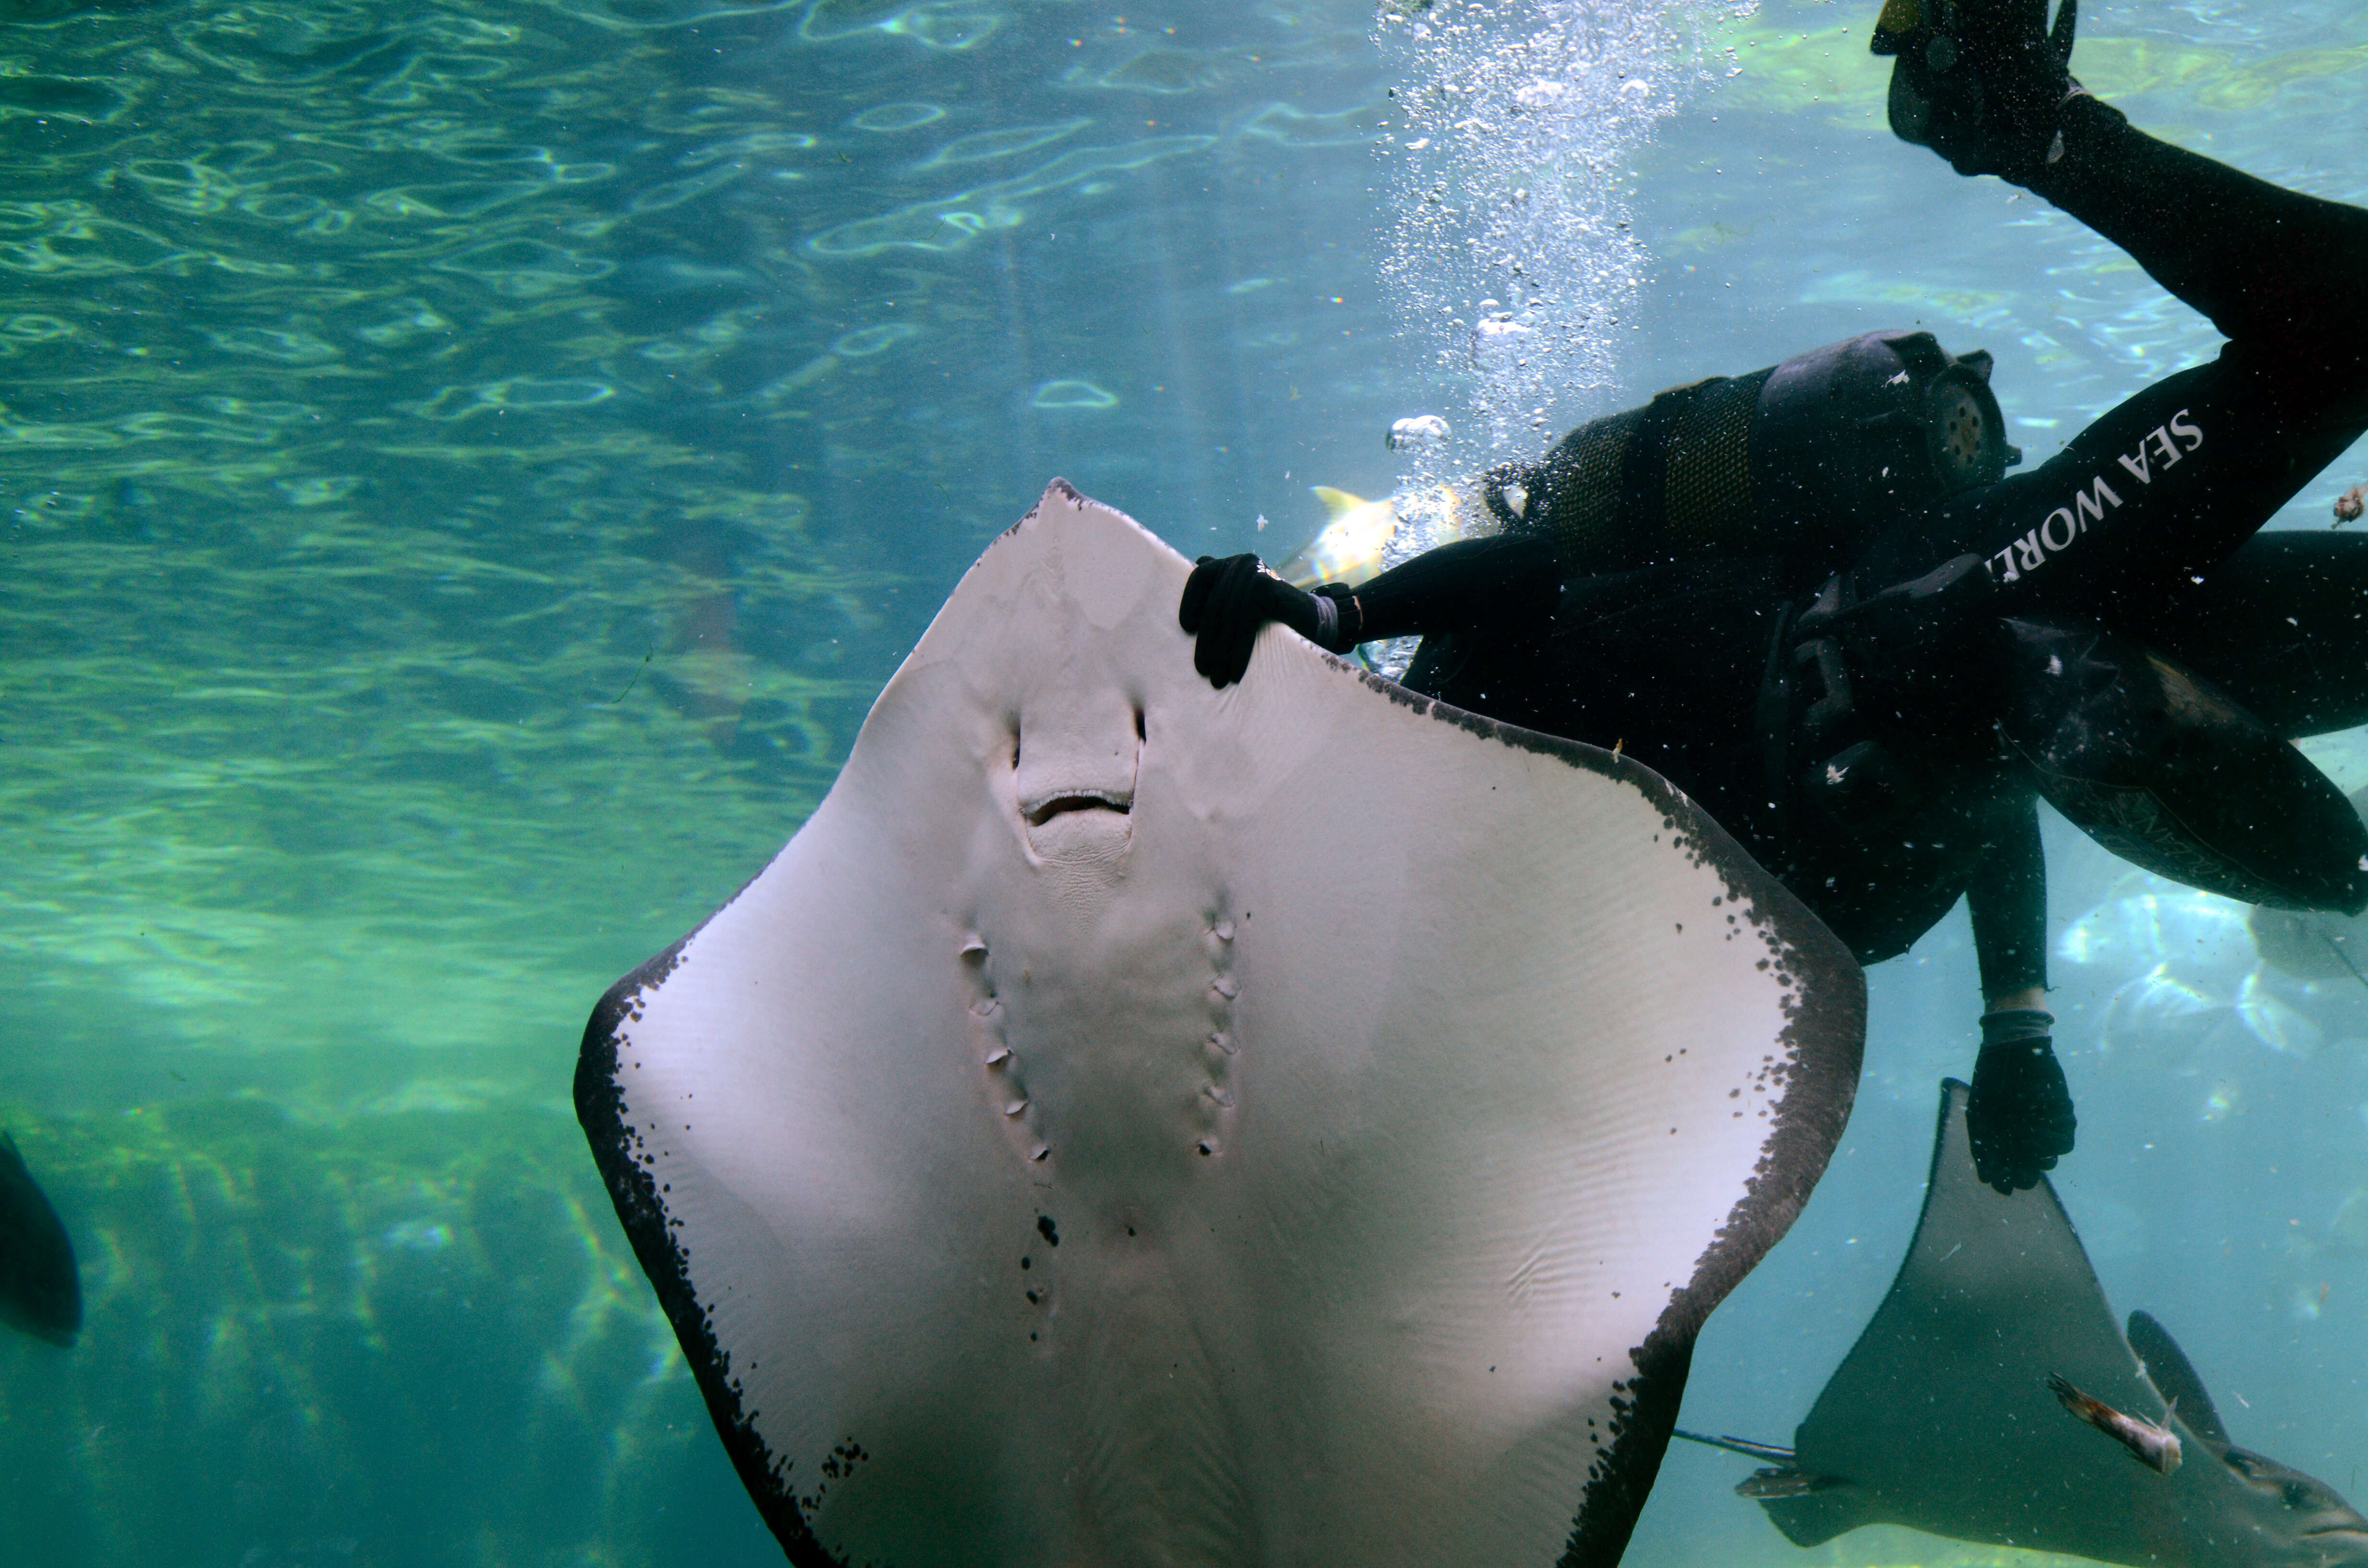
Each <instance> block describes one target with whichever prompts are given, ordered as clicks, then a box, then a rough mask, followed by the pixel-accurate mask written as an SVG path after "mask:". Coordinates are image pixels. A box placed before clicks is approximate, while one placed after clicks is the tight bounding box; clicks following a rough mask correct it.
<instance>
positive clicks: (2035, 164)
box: [1873, 0, 2088, 186]
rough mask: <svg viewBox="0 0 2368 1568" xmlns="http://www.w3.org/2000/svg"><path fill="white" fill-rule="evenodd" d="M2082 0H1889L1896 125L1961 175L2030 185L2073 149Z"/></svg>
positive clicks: (1877, 40)
mask: <svg viewBox="0 0 2368 1568" xmlns="http://www.w3.org/2000/svg"><path fill="white" fill-rule="evenodd" d="M2075 3H2076V0H2063V4H2062V8H2061V9H2059V10H2058V11H2057V12H2056V16H2055V28H2054V30H2053V31H2050V30H2049V28H2048V26H2047V0H1888V4H1886V5H1885V6H1884V8H1883V18H1882V20H1880V21H1878V22H1877V23H1876V24H1875V28H1874V41H1873V50H1874V52H1875V53H1877V54H1891V55H1896V56H1897V57H1898V61H1899V62H1898V64H1896V65H1895V66H1894V67H1892V72H1891V129H1892V130H1893V131H1895V132H1896V134H1897V135H1898V137H1899V139H1900V140H1901V141H1903V142H1914V143H1916V144H1917V145H1918V146H1919V147H1930V148H1931V149H1932V150H1933V151H1934V152H1936V153H1940V154H1941V156H1942V157H1944V158H1946V159H1948V160H1949V164H1950V166H1951V167H1952V168H1954V169H1955V170H1956V171H1957V172H1958V173H1959V174H1961V175H1997V176H1999V177H2001V178H2003V179H2007V180H2010V181H2012V182H2013V183H2014V184H2016V185H2024V186H2027V185H2029V184H2031V183H2032V180H2033V179H2035V178H2037V177H2038V176H2040V175H2041V174H2042V173H2043V172H2044V170H2045V169H2046V167H2047V166H2048V165H2051V164H2053V163H2055V162H2056V161H2057V160H2058V159H2060V158H2062V157H2063V155H2064V133H2063V123H2062V121H2063V111H2064V106H2065V105H2066V103H2069V102H2070V101H2071V100H2072V99H2074V98H2077V97H2085V96H2086V95H2087V92H2088V89H2087V88H2085V87H2083V86H2081V85H2080V84H2079V83H2078V82H2077V81H2075V80H2074V79H2073V76H2072V72H2071V68H2070V67H2071V61H2072V34H2073V28H2074V26H2075V23H2074V17H2073V6H2074V5H2075Z"/></svg>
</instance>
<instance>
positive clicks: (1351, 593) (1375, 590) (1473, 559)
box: [1176, 534, 1562, 687]
mask: <svg viewBox="0 0 2368 1568" xmlns="http://www.w3.org/2000/svg"><path fill="white" fill-rule="evenodd" d="M1561 593H1562V572H1561V566H1560V562H1559V560H1558V558H1557V557H1556V555H1555V553H1554V546H1553V544H1551V543H1550V542H1549V541H1547V540H1545V539H1544V538H1543V537H1542V536H1539V535H1535V534H1520V535H1514V534H1506V535H1499V536H1497V537H1496V538H1494V539H1474V540H1459V541H1457V542H1456V543H1453V544H1443V545H1441V546H1440V547H1439V548H1438V549H1437V550H1431V551H1424V552H1423V553H1422V554H1420V555H1417V556H1416V557H1415V558H1414V559H1413V560H1411V561H1408V562H1406V563H1404V564H1403V565H1399V566H1394V567H1392V568H1391V569H1390V570H1389V571H1387V572H1384V573H1383V574H1381V575H1380V576H1378V577H1375V578H1372V580H1371V581H1369V582H1366V583H1364V584H1362V585H1360V586H1358V587H1355V588H1348V587H1344V586H1342V585H1338V584H1326V585H1325V586H1323V587H1321V588H1319V589H1317V590H1316V591H1315V593H1312V594H1311V593H1308V592H1306V591H1304V590H1303V589H1300V588H1294V587H1292V585H1290V584H1288V583H1285V582H1283V581H1282V580H1281V579H1280V578H1278V577H1276V576H1274V575H1273V574H1270V573H1269V572H1268V571H1267V570H1266V569H1265V568H1264V567H1263V566H1262V565H1260V564H1259V562H1258V557H1257V556H1255V555H1233V556H1227V557H1226V558H1224V560H1222V561H1221V560H1218V559H1216V558H1214V557H1212V556H1207V555H1204V556H1202V557H1201V561H1200V564H1198V565H1197V566H1195V567H1193V569H1192V575H1191V577H1190V579H1189V580H1187V581H1186V583H1185V585H1184V597H1183V600H1182V602H1181V603H1180V604H1178V607H1177V612H1176V619H1177V621H1178V624H1179V625H1181V626H1182V627H1183V628H1184V630H1185V631H1188V632H1190V633H1192V634H1193V636H1194V638H1195V640H1196V641H1195V642H1194V646H1193V653H1192V667H1193V668H1194V669H1196V670H1198V671H1200V672H1201V674H1202V675H1203V676H1207V677H1208V679H1209V683H1210V684H1211V685H1212V686H1220V687H1222V686H1230V685H1232V684H1233V683H1234V682H1235V681H1237V680H1239V679H1241V678H1242V675H1243V672H1244V671H1246V670H1247V669H1248V668H1249V662H1250V650H1251V648H1252V647H1253V646H1254V645H1255V644H1256V642H1257V641H1258V631H1259V629H1260V628H1261V627H1263V626H1265V625H1266V623H1267V622H1268V621H1269V620H1279V621H1281V622H1282V623H1283V624H1284V625H1285V626H1288V627H1290V628H1291V629H1292V631H1296V632H1298V633H1299V634H1300V635H1301V636H1302V637H1304V638H1306V639H1307V640H1308V641H1309V642H1313V643H1315V645H1316V646H1317V647H1319V648H1323V649H1325V650H1326V651H1327V652H1330V653H1347V652H1349V650H1350V649H1351V648H1354V647H1356V646H1357V645H1358V644H1359V643H1360V642H1379V641H1381V640H1383V639H1384V638H1389V637H1407V636H1414V635H1417V634H1420V635H1428V634H1429V633H1431V632H1434V631H1468V630H1470V629H1473V628H1474V627H1479V626H1486V625H1501V624H1504V623H1505V622H1507V621H1509V620H1520V619H1531V618H1543V617H1546V616H1550V615H1552V614H1553V613H1554V604H1555V602H1556V600H1557V599H1558V598H1559V597H1561Z"/></svg>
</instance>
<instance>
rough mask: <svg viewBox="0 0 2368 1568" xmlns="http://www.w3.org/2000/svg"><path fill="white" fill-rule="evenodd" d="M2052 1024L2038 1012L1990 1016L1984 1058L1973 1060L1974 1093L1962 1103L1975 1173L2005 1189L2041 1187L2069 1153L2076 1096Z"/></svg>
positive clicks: (2031, 1009) (2025, 1010)
mask: <svg viewBox="0 0 2368 1568" xmlns="http://www.w3.org/2000/svg"><path fill="white" fill-rule="evenodd" d="M2054 1027H2055V1018H2054V1017H2052V1016H2050V1015H2049V1014H2046V1013H2043V1012H2041V1011H2040V1010H2039V1009H2038V1008H2036V1007H2027V1008H2015V1009H2013V1010H2011V1011H2006V1012H1998V1013H1988V1014H1985V1015H1984V1016H1983V1018H1982V1050H1981V1054H1980V1055H1979V1056H1977V1057H1975V1059H1974V1092H1973V1094H1972V1095H1971V1096H1968V1097H1967V1099H1966V1101H1965V1134H1966V1136H1967V1137H1968V1138H1969V1139H1971V1140H1972V1142H1973V1145H1974V1174H1975V1176H1979V1177H1981V1179H1982V1180H1983V1181H1985V1182H1987V1183H1988V1184H1989V1185H1990V1186H1992V1187H1996V1188H1998V1191H2000V1192H2018V1191H2021V1189H2022V1188H2024V1187H2037V1186H2038V1185H2039V1176H2040V1173H2041V1172H2043V1171H2052V1170H2054V1169H2055V1161H2056V1157H2057V1156H2058V1155H2062V1154H2068V1153H2071V1152H2072V1133H2073V1130H2074V1129H2075V1128H2077V1127H2078V1125H2079V1122H2078V1119H2077V1118H2075V1117H2074V1116H2073V1114H2072V1093H2071V1091H2070V1090H2069V1089H2067V1088H2066V1087H2065V1086H2064V1069H2063V1068H2062V1067H2061V1066H2060V1065H2058V1064H2057V1062H2056V1061H2055V1047H2054V1046H2053V1045H2052V1044H2051V1043H2049V1040H2048V1038H2047V1031H2048V1030H2049V1029H2051V1028H2054Z"/></svg>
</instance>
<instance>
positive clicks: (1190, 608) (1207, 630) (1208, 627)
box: [1176, 555, 1347, 687]
mask: <svg viewBox="0 0 2368 1568" xmlns="http://www.w3.org/2000/svg"><path fill="white" fill-rule="evenodd" d="M1346 609H1347V607H1346V606H1344V605H1342V604H1340V602H1339V600H1338V597H1335V596H1332V595H1328V594H1327V595H1321V596H1319V595H1316V594H1311V593H1308V592H1306V591H1305V590H1304V589H1301V588H1294V587H1292V585H1290V584H1288V583H1286V582H1284V581H1283V580H1282V579H1281V578H1280V577H1278V576H1276V575H1275V574H1273V573H1271V572H1269V571H1268V570H1267V569H1266V567H1265V565H1264V563H1262V562H1260V561H1259V560H1258V557H1257V556H1255V555H1228V556H1226V557H1225V558H1224V560H1222V561H1220V560H1218V559H1217V558H1216V557H1215V556H1213V555H1204V556H1202V557H1201V561H1200V563H1199V564H1198V565H1196V566H1194V567H1193V568H1192V575H1191V576H1190V578H1189V579H1187V580H1186V582H1185V584H1184V599H1183V602H1182V603H1181V604H1179V605H1178V606H1177V607H1176V620H1177V624H1178V625H1180V626H1181V627H1183V628H1184V630H1185V631H1188V632H1190V633H1191V634H1192V635H1193V636H1194V637H1195V638H1196V639H1198V641H1196V642H1194V643H1193V645H1192V667H1193V668H1194V669H1196V670H1198V671H1200V672H1201V674H1202V675H1204V676H1208V677H1209V684H1210V685H1211V686H1218V687H1224V686H1231V685H1233V684H1234V682H1235V681H1237V680H1239V679H1241V678H1242V674H1243V672H1244V671H1246V670H1247V669H1248V668H1249V667H1250V650H1251V648H1253V647H1254V646H1256V645H1257V643H1258V629H1259V628H1260V627H1262V626H1264V625H1265V624H1266V623H1267V622H1268V621H1269V620H1279V621H1281V622H1282V623H1283V624H1284V625H1285V626H1288V627H1290V628H1291V629H1292V631H1296V632H1298V633H1299V634H1300V635H1301V636H1302V637H1304V638H1306V639H1307V640H1308V641H1309V642H1313V643H1315V645H1316V646H1317V647H1319V648H1323V649H1326V650H1328V651H1330V652H1332V653H1343V652H1346V649H1345V648H1343V647H1342V646H1341V645H1340V644H1339V642H1338V639H1339V637H1340V636H1341V635H1342V634H1343V628H1342V626H1341V616H1342V614H1343V612H1344V611H1345V610H1346Z"/></svg>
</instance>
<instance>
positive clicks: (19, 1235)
mask: <svg viewBox="0 0 2368 1568" xmlns="http://www.w3.org/2000/svg"><path fill="white" fill-rule="evenodd" d="M0 1324H7V1325H8V1326H9V1327H11V1328H18V1329H22V1330H24V1331H25V1332H26V1333H27V1334H29V1335H33V1336H34V1337H35V1338H37V1339H46V1340H48V1341H49V1342H50V1343H51V1344H52V1345H58V1346H70V1345H72V1344H73V1343H74V1335H77V1334H79V1333H81V1332H82V1278H81V1276H80V1275H79V1274H78V1273H77V1272H76V1270H75V1268H74V1244H73V1243H72V1242H70V1241H68V1240H67V1239H66V1228H65V1225H64V1224H63V1222H62V1221H60V1220H59V1219H58V1211H57V1210H55V1209H53V1208H51V1207H50V1199H49V1195H48V1194H46V1193H44V1192H43V1191H42V1190H41V1188H40V1183H38V1182H36V1181H34V1180H33V1173H32V1172H30V1171H28V1170H27V1169H26V1168H25V1157H24V1156H23V1155H22V1154H19V1153H17V1141H16V1140H15V1139H13V1138H11V1137H9V1136H8V1135H7V1134H6V1133H5V1132H0Z"/></svg>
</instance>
